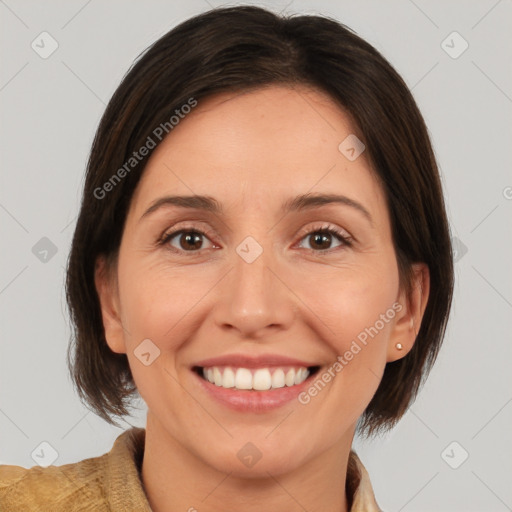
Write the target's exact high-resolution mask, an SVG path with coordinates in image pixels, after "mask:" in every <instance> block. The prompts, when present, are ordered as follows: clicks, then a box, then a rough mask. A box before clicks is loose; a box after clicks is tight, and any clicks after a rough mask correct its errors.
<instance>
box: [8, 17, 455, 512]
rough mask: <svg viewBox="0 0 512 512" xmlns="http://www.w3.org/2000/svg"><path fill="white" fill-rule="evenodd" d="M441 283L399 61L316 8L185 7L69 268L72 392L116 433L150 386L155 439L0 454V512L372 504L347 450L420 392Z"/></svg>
mask: <svg viewBox="0 0 512 512" xmlns="http://www.w3.org/2000/svg"><path fill="white" fill-rule="evenodd" d="M452 289H453V266H452V254H451V245H450V233H449V228H448V223H447V219H446V213H445V207H444V201H443V194H442V188H441V184H440V179H439V174H438V170H437V166H436V162H435V158H434V155H433V151H432V148H431V144H430V140H429V136H428V132H427V129H426V127H425V124H424V121H423V118H422V116H421V114H420V112H419V110H418V108H417V106H416V104H415V102H414V100H413V98H412V96H411V94H410V92H409V91H408V89H407V87H406V85H405V84H404V82H403V80H402V79H401V78H400V77H399V75H398V74H397V73H396V71H394V69H393V68H392V67H391V66H390V64H389V63H388V62H387V61H386V60H385V59H384V58H383V57H382V56H381V55H380V54H379V53H378V52H377V51H376V50H375V49H374V48H373V47H372V46H370V45H369V44H368V43H366V42H365V41H363V40H362V39H361V38H359V37H358V36H357V35H355V34H354V33H353V32H352V31H350V30H349V29H347V28H346V27H344V26H343V25H341V24H339V23H337V22H335V21H333V20H330V19H328V18H324V17H319V16H295V17H290V18H286V17H280V16H276V15H274V14H272V13H271V12H269V11H266V10H264V9H260V8H256V7H233V8H224V9H216V10H212V11H210V12H207V13H205V14H202V15H200V16H197V17H194V18H192V19H190V20H188V21H186V22H185V23H182V24H181V25H179V26H178V27H176V28H175V29H173V30H172V31H170V32H169V33H168V34H166V35H164V36H163V37H162V38H161V39H160V40H158V41H157V42H156V43H155V44H154V45H152V46H151V47H150V48H149V49H148V50H147V51H146V52H145V53H144V54H143V55H142V56H141V57H140V58H139V59H138V61H137V62H136V63H135V65H134V66H133V67H132V69H131V70H130V71H129V72H128V74H127V75H126V77H125V78H124V79H123V81H122V83H121V85H120V86H119V87H118V89H117V91H116V92H115V94H114V96H113V98H112V100H111V101H110V103H109V105H108V107H107V109H106V111H105V114H104V116H103V118H102V120H101V123H100V126H99V128H98V131H97V134H96V137H95V140H94V143H93V147H92V150H91V155H90V159H89V163H88V170H87V176H86V182H85V187H84V194H83V201H82V205H81V211H80V215H79V218H78V221H77V226H76V230H75V234H74V238H73V244H72V248H71V254H70V258H69V264H68V274H67V298H68V303H69V307H70V311H71V317H72V320H73V323H74V327H75V333H74V334H75V336H74V343H73V344H72V345H71V346H70V354H69V356H70V366H71V369H72V375H73V377H74V381H75V383H76V386H77V389H78V392H79V393H80V396H81V397H82V399H84V400H85V401H86V402H87V403H88V404H89V406H90V407H91V408H92V409H93V410H94V411H95V412H96V413H97V414H99V415H100V416H101V417H102V418H104V419H105V420H106V421H109V422H110V423H112V424H116V423H115V421H114V418H115V417H116V416H118V417H122V416H124V415H127V414H129V410H128V409H129V406H130V399H131V398H132V397H133V396H134V395H136V394H140V396H141V397H142V398H143V399H144V401H145V402H146V404H147V406H148V415H147V424H146V428H145V429H140V428H132V429H130V430H128V431H126V432H124V433H123V434H121V436H119V438H118V439H117V440H116V442H115V444H114V446H113V448H112V450H111V451H110V452H109V453H107V454H105V455H103V456H102V457H95V458H91V459H86V460H84V461H81V462H77V463H74V464H68V465H65V466H60V467H55V466H50V467H48V468H40V467H34V468H31V469H24V468H20V467H17V466H2V467H0V504H1V505H2V507H3V508H5V509H6V510H53V511H55V510H66V511H69V510H137V511H139V510H153V511H156V512H162V511H165V512H168V511H171V512H174V511H183V510H189V511H193V510H197V511H200V512H202V511H220V510H244V511H253V510H277V509H279V510H286V511H295V510H297V511H298V510H323V511H337V512H339V511H358V512H359V511H378V510H380V509H379V507H378V505H377V501H376V499H375V497H374V494H373V491H372V487H371V483H370V479H369V475H368V474H367V472H366V470H365V468H364V466H363V464H362V462H361V461H360V460H359V458H358V457H357V455H356V454H355V452H354V451H353V450H352V449H351V446H352V440H353V438H354V435H355V433H356V431H357V432H358V433H360V434H361V435H373V434H375V433H377V432H380V431H385V430H386V429H389V428H391V427H392V426H393V425H395V424H396V422H397V421H398V420H399V419H400V418H401V417H402V415H403V414H404V413H405V411H406V410H407V408H408V407H409V405H410V404H411V403H412V401H413V399H414V397H415V396H416V393H417V391H418V389H419V387H420V384H421V383H422V381H423V380H424V378H425V377H426V375H427V374H428V371H429V370H430V368H431V366H432V364H433V362H434V360H435V358H436V356H437V353H438V351H439V348H440V345H441V342H442V339H443V336H444V331H445V327H446V322H447V319H448V314H449V309H450V304H451V299H452ZM3 508H2V509H3Z"/></svg>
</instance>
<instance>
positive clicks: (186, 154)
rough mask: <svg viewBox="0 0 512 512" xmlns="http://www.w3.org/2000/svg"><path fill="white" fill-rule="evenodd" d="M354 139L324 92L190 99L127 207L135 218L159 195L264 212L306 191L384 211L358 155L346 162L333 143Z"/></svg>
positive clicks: (280, 90) (268, 91) (270, 91)
mask: <svg viewBox="0 0 512 512" xmlns="http://www.w3.org/2000/svg"><path fill="white" fill-rule="evenodd" d="M349 135H356V136H357V135H359V137H361V136H360V134H359V132H358V129H357V127H356V126H355V125H354V124H353V123H352V122H351V120H350V118H349V116H348V115H347V114H346V113H345V112H344V111H343V110H342V109H341V108H340V107H339V106H338V105H337V104H336V103H335V102H334V101H333V100H332V99H331V98H330V97H329V96H327V95H326V94H324V93H322V92H320V91H317V90H314V89H310V88H306V87H295V86H294V87H293V88H292V87H287V86H276V85H273V86H270V87H266V88H262V89H258V90H255V91H250V92H242V93H222V94H218V95H215V96H212V97H209V98H207V99H205V100H201V101H199V102H198V105H197V106H196V107H195V108H194V109H193V110H192V112H191V113H189V114H188V115H186V116H184V118H183V119H181V120H180V122H179V124H177V125H176V126H175V127H174V128H173V129H172V131H171V132H170V133H169V135H167V136H166V138H165V139H164V140H163V141H162V142H161V143H160V145H159V146H158V147H157V148H156V150H155V151H154V153H153V154H152V156H151V158H150V159H149V161H148V163H147V165H146V168H145V170H144V174H143V176H142V178H141V181H140V183H139V185H138V187H137V190H136V192H135V195H134V198H133V201H132V204H133V205H134V208H135V210H136V213H138V214H139V215H140V214H142V210H143V209H144V208H147V205H148V204H149V203H150V202H151V201H153V200H154V199H155V198H157V197H159V196H161V195H164V193H173V194H175V193H180V194H187V195H190V194H201V195H213V196H215V198H216V199H217V200H219V201H220V202H221V203H222V204H226V205H233V206H235V205H237V204H238V205H239V206H242V207H243V206H250V204H248V201H249V202H251V203H257V204H259V205H260V207H262V204H263V203H264V205H265V208H268V207H271V205H272V203H273V201H275V204H276V207H277V205H278V204H279V205H280V204H281V203H282V201H283V200H284V199H287V198H289V197H292V196H295V195H299V194H304V193H307V192H313V193H314V192H324V193H328V192H331V193H343V194H345V195H349V196H350V195H351V196H353V198H354V199H356V200H358V201H361V202H365V203H366V204H367V207H368V209H370V210H375V212H374V213H375V214H376V215H377V216H378V211H376V210H378V209H379V208H382V207H383V206H384V203H383V196H382V191H381V190H380V187H379V186H378V184H377V181H376V179H375V177H374V176H373V171H372V170H371V168H370V164H369V162H368V159H367V158H366V155H365V153H364V152H363V153H362V154H361V156H359V157H358V158H357V159H356V160H354V161H350V160H349V159H347V158H346V156H345V155H344V154H343V153H342V152H340V150H339V148H338V146H339V145H340V143H341V142H342V141H343V140H344V139H346V137H347V136H349Z"/></svg>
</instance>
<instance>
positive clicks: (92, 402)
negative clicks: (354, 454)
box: [66, 6, 454, 434]
mask: <svg viewBox="0 0 512 512" xmlns="http://www.w3.org/2000/svg"><path fill="white" fill-rule="evenodd" d="M271 84H287V85H290V86H292V87H293V86H294V85H306V86H310V87H314V88H316V89H317V90H320V91H323V92H324V93H327V94H328V95H329V96H330V97H331V98H333V99H334V100H335V101H336V102H337V104H339V105H340V108H342V109H343V110H344V111H345V112H346V113H348V115H350V117H351V118H352V120H353V121H354V122H355V123H356V124H357V127H358V129H359V131H360V133H361V134H362V137H363V140H364V144H365V145H366V154H367V156H368V158H369V160H370V162H371V164H372V167H373V169H374V172H375V174H376V176H377V178H378V179H379V181H380V183H381V184H382V187H383V189H384V192H385V196H386V200H387V205H388V209H389V213H390V219H391V229H392V235H393V244H394V247H395V252H396V256H397V262H398V266H399V274H400V284H401V286H402V287H403V289H405V290H407V291H408V292H410V290H411V264H412V263H415V262H424V263H426V264H427V265H428V267H429V271H430V295H429V300H428V303H427V306H426V310H425V313H424V317H423V321H422V324H421V328H420V331H419V333H418V336H417V339H416V343H415V344H414V347H413V348H412V350H411V351H410V352H409V353H408V354H407V355H406V356H405V357H403V358H402V359H399V360H397V361H395V362H392V363H388V364H387V365H386V368H385V372H384V375H383V378H382V381H381V383H380V386H379V388H378V389H377V391H376V393H375V395H374V396H373V398H372V400H371V402H370V404H369V405H368V407H367V409H366V411H365V412H364V414H363V416H362V417H361V419H360V423H359V430H360V431H361V432H365V433H367V434H373V433H376V432H378V431H379V430H381V429H386V428H390V427H391V426H393V425H394V424H395V423H396V422H397V421H398V420H399V419H400V417H401V416H402V415H403V414H404V413H405V411H406V410H407V408H408V406H409V405H410V404H411V403H412V401H413V400H414V398H415V396H416V394H417V392H418V390H419V388H420V386H421V384H422V383H423V380H424V378H425V377H426V375H427V374H428V372H429V371H430V368H431V367H432V364H433V363H434V360H435V359H436V356H437V354H438V351H439V348H440V345H441V343H442V339H443V337H444V332H445V328H446V323H447V320H448V315H449V311H450V306H451V301H452V293H453V279H454V277H453V260H452V250H451V242H450V233H449V226H448V221H447V217H446V212H445V205H444V200H443V193H442V187H441V182H440V178H439V172H438V169H437V165H436V161H435V157H434V154H433V151H432V147H431V143H430V140H429V135H428V131H427V128H426V126H425V123H424V120H423V118H422V116H421V113H420V112H419V109H418V107H417V105H416V103H415V101H414V99H413V97H412V95H411V93H410V92H409V90H408V88H407V86H406V84H405V83H404V81H403V80H402V78H401V77H400V76H399V75H398V73H397V72H396V71H395V70H394V69H393V67H392V66H391V65H390V64H389V63H388V62H387V61H386V59H385V58H384V57H383V56H382V55H381V54H380V53H379V52H378V51H377V50H376V49H375V48H374V47H373V46H371V45H370V44H369V43H367V42H366V41H364V40H363V39H361V38H360V37H359V36H357V35H356V34H355V33H354V32H353V31H352V30H350V29H349V28H347V27H345V26H344V25H342V24H340V23H339V22H337V21H335V20H332V19H330V18H327V17H322V16H309V15H307V16H298V15H295V16H291V17H284V16H278V15H275V14H273V13H272V12H269V11H267V10H265V9H262V8H259V7H250V6H244V7H229V8H219V9H214V10H211V11H208V12H206V13H203V14H201V15H198V16H195V17H193V18H191V19H189V20H187V21H185V22H183V23H181V24H180V25H178V26H177V27H175V28H174V29H173V30H171V31H170V32H168V33H167V34H165V35H164V36H163V37H161V38H160V39H159V40H158V41H156V42H155V43H154V44H153V45H152V46H150V47H149V48H148V49H147V50H146V51H145V52H144V53H143V54H142V55H141V56H139V58H138V59H137V60H136V62H135V63H134V65H133V66H132V67H131V68H130V70H129V71H128V73H127V74H126V75H125V77H124V78H123V80H122V82H121V84H120V85H119V87H118V88H117V90H116V91H115V93H114V95H113V97H112V99H111V100H110V102H109V104H108V106H107V108H106V110H105V113H104V115H103V117H102V119H101V122H100V125H99V127H98V130H97V132H96V136H95V138H94V142H93V145H92V149H91V153H90V156H89V161H88V166H87V173H86V179H85V185H84V192H83V198H82V204H81V208H80V214H79V217H78V220H77V225H76V229H75V233H74V237H73V242H72V247H71V252H70V255H69V260H68V269H67V281H66V294H67V301H68V305H69V309H70V314H71V320H72V324H73V337H74V342H73V341H72V342H71V343H70V346H69V350H68V363H69V367H70V372H71V375H72V378H73V380H74V383H75V385H76V387H77V390H78V393H79V396H80V398H81V399H82V400H84V401H85V402H86V403H87V404H88V405H89V406H90V407H92V409H93V410H94V412H96V413H97V414H99V415H100V416H101V417H102V418H104V419H105V420H106V421H108V422H109V423H112V424H116V423H115V422H114V421H113V419H112V418H113V416H124V415H127V414H129V412H128V408H127V407H128V406H129V405H130V399H131V398H132V397H133V395H134V393H136V387H135V384H134V381H133V378H132V374H131V371H130V368H129V365H128V359H127V357H126V355H125V354H117V353H114V352H112V351H111V350H110V348H109V347H108V345H107V343H106V340H105V333H104V328H103V322H102V316H101V310H100V304H99V299H98V295H97V292H96V288H95V284H94V269H95V262H96V259H97V257H98V256H99V255H102V254H103V255H106V256H108V257H109V260H110V261H111V262H113V263H114V264H115V261H116V258H117V254H118V251H119V246H120V241H121V236H122V233H123V229H124V223H125V220H126V215H127V212H128V208H129V205H130V201H131V198H132V195H133V192H134V190H135V187H136V186H137V183H138V182H139V180H140V178H141V175H142V172H143V170H144V167H145V164H146V162H147V160H148V158H149V157H150V156H151V153H152V151H153V149H151V150H149V152H148V154H147V155H146V156H144V157H140V161H139V162H138V163H137V166H136V167H135V168H134V170H132V171H131V172H129V173H123V179H120V180H119V181H118V182H116V183H115V186H112V187H109V193H108V198H106V199H102V198H101V197H100V198H98V196H99V194H98V190H100V189H102V187H104V184H105V183H106V182H108V181H109V180H110V179H111V178H112V176H113V175H114V174H115V173H116V171H117V170H118V169H121V168H122V166H123V165H125V163H126V162H127V161H128V160H129V159H130V157H132V156H133V152H134V151H136V150H138V149H139V148H141V147H142V146H144V145H145V144H146V142H147V138H148V136H150V135H151V133H153V131H154V130H155V127H157V126H160V125H161V124H163V123H168V121H169V118H170V116H171V115H172V114H173V112H175V110H176V109H179V108H180V107H181V106H182V105H184V104H186V103H187V102H189V100H190V98H195V100H197V101H200V100H201V99H204V98H206V97H207V96H209V95H212V94H215V93H219V92H227V91H233V92H235V91H247V90H251V89H256V88H258V87H263V86H267V85H271ZM340 142H341V141H340Z"/></svg>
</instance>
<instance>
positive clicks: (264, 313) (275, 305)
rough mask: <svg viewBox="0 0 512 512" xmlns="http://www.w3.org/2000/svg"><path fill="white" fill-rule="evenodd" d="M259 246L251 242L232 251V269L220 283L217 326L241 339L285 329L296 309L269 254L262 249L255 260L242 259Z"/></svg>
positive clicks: (274, 260)
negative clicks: (230, 331)
mask: <svg viewBox="0 0 512 512" xmlns="http://www.w3.org/2000/svg"><path fill="white" fill-rule="evenodd" d="M258 245H259V244H258ZM258 245H256V244H255V241H254V239H252V243H251V242H249V245H248V246H247V245H245V246H244V245H243V244H241V246H239V247H238V251H239V252H234V255H233V258H232V261H233V268H232V269H231V271H230V272H229V273H228V275H227V276H226V277H225V278H224V279H223V280H222V284H221V286H220V289H219V301H218V302H217V307H216V315H215V320H216V323H217V325H218V326H219V327H220V328H221V329H223V330H235V331H238V335H239V336H240V337H243V338H244V339H246V338H252V339H261V338H263V337H264V336H268V334H269V331H270V330H276V331H278V330H286V329H288V328H289V327H290V325H291V323H292V322H293V319H294V316H295V312H296V310H297V307H296V304H295V301H296V300H297V299H296V296H295V295H294V294H293V292H292V289H291V287H290V284H289V283H287V282H286V281H287V279H286V277H287V276H285V275H284V272H283V271H282V270H280V267H279V266H278V264H277V260H276V258H275V255H273V254H272V251H271V250H270V249H267V248H265V250H263V252H262V253H261V254H259V255H258V256H257V258H256V259H254V261H251V258H247V257H246V256H245V254H244V249H247V248H249V250H250V251H254V250H257V247H258ZM260 247H261V246H260ZM260 250H261V249H260ZM258 252H259V250H258ZM289 279H290V278H289V276H288V280H289Z"/></svg>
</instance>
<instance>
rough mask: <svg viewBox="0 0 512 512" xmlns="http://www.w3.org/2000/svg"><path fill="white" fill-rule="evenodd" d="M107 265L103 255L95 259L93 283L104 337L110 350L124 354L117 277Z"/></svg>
mask: <svg viewBox="0 0 512 512" xmlns="http://www.w3.org/2000/svg"><path fill="white" fill-rule="evenodd" d="M112 274H113V272H112V271H111V269H110V268H109V266H108V262H107V260H106V258H105V256H104V255H101V256H99V257H98V259H97V260H96V265H95V268H94V284H95V286H96V291H97V293H98V297H99V300H100V307H101V316H102V318H103V327H104V329H105V338H106V340H107V344H108V346H109V347H110V350H112V351H113V352H117V353H118V354H125V353H126V348H125V341H124V330H123V325H122V322H121V316H120V309H119V296H118V287H117V279H115V276H113V275H112Z"/></svg>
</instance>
